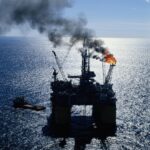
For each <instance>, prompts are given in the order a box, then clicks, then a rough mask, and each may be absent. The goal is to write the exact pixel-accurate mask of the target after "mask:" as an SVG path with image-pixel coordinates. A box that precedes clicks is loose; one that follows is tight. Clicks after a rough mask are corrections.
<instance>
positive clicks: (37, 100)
mask: <svg viewBox="0 0 150 150" xmlns="http://www.w3.org/2000/svg"><path fill="white" fill-rule="evenodd" d="M102 39H103V40H104V41H105V44H106V45H107V46H108V47H109V49H110V51H111V53H113V54H114V56H115V57H116V59H117V65H116V67H115V69H114V72H113V78H112V83H113V88H114V91H115V92H116V97H117V120H116V121H117V133H116V137H108V138H107V140H106V145H105V146H106V147H105V148H106V149H111V150H120V149H129V150H130V149H131V150H132V149H137V150H138V149H143V150H148V149H150V134H149V133H150V39H140V38H102ZM79 47H80V46H79V45H77V46H74V47H73V49H72V50H71V51H70V53H69V56H68V57H67V59H66V61H65V63H64V64H63V69H64V72H65V74H66V75H67V74H72V75H78V74H80V69H81V57H80V53H79V51H78V48H79ZM52 50H55V51H56V53H57V55H58V57H59V59H60V62H63V59H64V57H65V56H66V54H67V51H68V50H67V46H62V47H57V48H53V47H52V44H51V43H50V42H49V41H48V40H46V39H41V38H32V37H0V128H1V129H0V149H10V150H20V149H21V150H23V149H28V150H30V149H32V150H39V149H47V150H57V149H60V147H59V140H60V139H54V138H50V137H49V136H45V135H43V132H42V128H43V127H44V126H45V125H46V124H47V117H49V115H50V112H51V109H50V100H49V99H50V92H51V88H50V82H51V81H52V80H53V78H52V73H53V67H54V68H56V69H57V70H58V68H57V64H56V61H55V58H54V56H53V54H52ZM91 70H93V71H95V73H96V75H97V76H96V80H97V81H98V82H100V83H103V75H102V71H103V70H102V64H101V62H100V61H98V60H91ZM107 70H108V65H107V64H106V65H105V71H106V73H107ZM58 77H59V78H60V79H61V75H59V76H58ZM74 82H78V81H77V80H76V81H74ZM16 96H25V98H26V99H27V100H28V101H29V102H31V103H33V104H41V105H44V106H46V110H45V111H41V112H35V111H31V110H23V109H17V110H16V109H14V108H13V107H12V105H13V103H12V101H13V99H14V98H15V97H16ZM74 111H76V112H75V113H82V112H80V111H79V110H78V108H76V109H75V110H74ZM88 111H90V110H88V108H87V112H88ZM66 142H67V145H66V146H65V148H64V149H68V150H71V149H73V147H74V139H72V138H68V139H67V141H66ZM102 148H103V147H102V145H101V143H100V141H99V140H98V139H94V138H93V139H92V141H91V143H90V144H87V145H86V149H87V150H96V149H102Z"/></svg>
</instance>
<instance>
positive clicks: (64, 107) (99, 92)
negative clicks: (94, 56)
mask: <svg viewBox="0 0 150 150" xmlns="http://www.w3.org/2000/svg"><path fill="white" fill-rule="evenodd" d="M80 53H81V57H82V65H81V75H73V76H71V75H69V76H68V78H66V77H65V74H64V72H63V70H62V67H61V64H60V61H59V58H58V57H57V55H56V53H55V51H53V54H54V57H55V59H56V62H57V65H58V68H59V71H60V73H61V75H62V77H63V80H59V79H58V78H57V75H58V72H56V69H54V72H53V79H54V80H53V81H52V82H51V89H52V93H51V98H50V101H51V111H52V112H51V115H50V117H49V118H48V125H47V126H46V129H47V131H48V134H49V135H50V136H51V137H54V138H64V139H65V138H68V137H72V138H75V144H76V148H75V149H79V147H78V146H79V145H82V146H83V145H85V144H87V143H88V142H90V140H91V139H92V138H99V139H106V137H108V136H115V133H116V97H115V92H114V91H113V89H112V86H113V84H111V82H110V81H111V76H112V71H113V67H114V66H115V65H113V64H111V65H110V67H109V70H108V73H107V75H106V77H105V81H104V83H103V84H100V83H98V82H96V81H95V79H94V77H95V76H96V75H95V73H94V72H93V71H91V70H90V59H91V53H90V50H89V48H88V47H86V46H83V48H82V49H80ZM74 78H78V79H79V83H78V84H74V83H73V82H72V80H73V79H74ZM69 79H70V80H69ZM74 105H78V106H79V105H80V106H84V108H85V110H86V106H87V105H88V106H89V105H90V106H92V115H91V116H86V115H81V116H73V114H72V106H74ZM81 139H82V140H81ZM85 139H86V140H85ZM87 139H88V140H87ZM81 141H82V142H81ZM87 141H88V142H87ZM62 142H64V141H62ZM64 143H65V142H64ZM81 143H82V144H81Z"/></svg>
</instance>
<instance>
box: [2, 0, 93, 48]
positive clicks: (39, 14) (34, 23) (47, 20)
mask: <svg viewBox="0 0 150 150" xmlns="http://www.w3.org/2000/svg"><path fill="white" fill-rule="evenodd" d="M71 2H72V1H71V0H0V33H5V32H7V31H9V30H10V29H11V28H12V27H13V25H21V24H24V23H29V24H30V26H31V27H32V28H33V29H37V30H38V31H39V32H40V33H43V34H46V35H47V36H48V38H49V40H50V41H52V42H53V43H54V45H58V44H60V43H61V41H62V37H63V36H66V35H67V36H70V42H71V45H73V44H74V43H76V42H78V41H83V40H84V39H85V38H86V39H87V40H89V39H90V38H91V36H92V31H91V30H89V29H87V28H85V26H86V20H85V19H83V18H79V19H78V20H69V19H67V18H64V17H63V15H62V14H63V10H64V9H66V8H68V7H71Z"/></svg>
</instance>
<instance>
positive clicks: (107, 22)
mask: <svg viewBox="0 0 150 150" xmlns="http://www.w3.org/2000/svg"><path fill="white" fill-rule="evenodd" d="M73 2H74V3H73V4H72V7H71V8H69V9H67V10H66V11H65V12H64V14H65V16H67V17H70V18H77V16H80V15H84V16H85V17H86V19H87V21H88V27H89V28H91V29H93V30H94V31H95V33H96V35H97V36H100V37H150V0H74V1H73ZM23 31H24V33H25V32H26V29H25V27H24V28H23ZM9 34H10V35H14V34H16V35H17V34H20V32H19V30H18V29H17V27H16V28H14V29H13V30H12V31H11V32H10V33H9ZM27 34H36V32H35V31H34V32H30V33H29V32H28V33H27Z"/></svg>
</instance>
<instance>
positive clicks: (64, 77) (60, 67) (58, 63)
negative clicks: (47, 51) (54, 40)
mask: <svg viewBox="0 0 150 150" xmlns="http://www.w3.org/2000/svg"><path fill="white" fill-rule="evenodd" d="M52 53H53V54H54V57H55V60H56V63H57V66H58V69H59V71H60V74H61V76H62V78H63V80H65V81H67V78H66V76H65V73H64V71H63V69H62V66H61V64H60V61H59V58H58V57H57V55H56V52H55V51H52Z"/></svg>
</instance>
